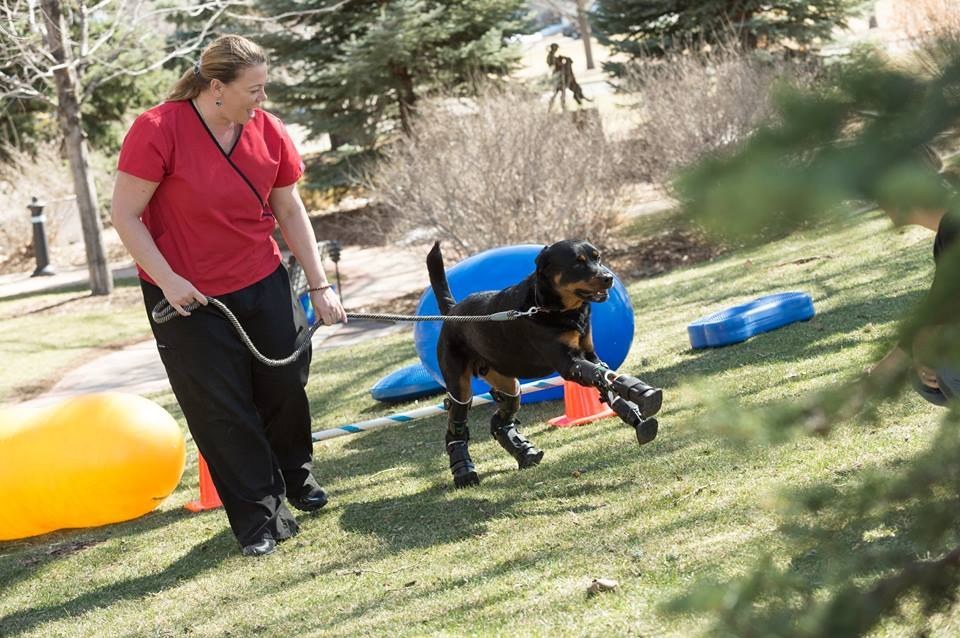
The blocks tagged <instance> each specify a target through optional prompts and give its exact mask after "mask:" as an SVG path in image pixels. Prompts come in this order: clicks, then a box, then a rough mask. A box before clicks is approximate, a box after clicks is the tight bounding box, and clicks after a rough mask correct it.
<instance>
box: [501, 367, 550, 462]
mask: <svg viewBox="0 0 960 638" xmlns="http://www.w3.org/2000/svg"><path fill="white" fill-rule="evenodd" d="M490 396H492V397H493V399H494V401H496V402H497V411H496V412H494V413H493V416H492V417H490V434H492V435H493V438H495V439H496V440H497V443H499V444H500V447H502V448H503V449H504V450H506V451H507V452H509V453H510V456H512V457H513V458H514V459H516V461H517V465H519V468H520V469H521V470H522V469H524V468H527V467H533V466H534V465H538V464H539V463H540V461H541V460H543V450H538V449H537V448H536V447H534V445H533V443H531V442H530V441H529V440H528V439H527V438H526V437H525V436H523V435H522V434H520V430H518V429H517V425H518V423H519V421H517V419H516V414H517V411H518V410H519V409H520V384H519V382H518V383H517V389H516V393H515V394H508V393H506V392H500V391H499V390H490Z"/></svg>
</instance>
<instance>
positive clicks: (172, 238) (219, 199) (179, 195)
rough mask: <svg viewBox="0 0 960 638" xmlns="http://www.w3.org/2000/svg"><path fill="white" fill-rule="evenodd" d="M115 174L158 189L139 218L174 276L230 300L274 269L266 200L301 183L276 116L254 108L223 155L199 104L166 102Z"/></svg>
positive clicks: (136, 129)
mask: <svg viewBox="0 0 960 638" xmlns="http://www.w3.org/2000/svg"><path fill="white" fill-rule="evenodd" d="M117 168H118V169H119V170H121V171H123V172H124V173H128V174H130V175H133V176H134V177H139V178H140V179H145V180H148V181H151V182H159V186H157V190H156V191H155V192H154V194H153V197H152V198H151V199H150V202H149V203H148V204H147V207H146V208H145V209H144V211H143V214H142V215H141V219H142V220H143V223H144V225H146V227H147V229H148V230H149V231H150V235H151V236H152V237H153V240H154V242H156V244H157V248H159V249H160V253H161V254H162V255H163V256H164V257H165V258H166V260H167V262H168V263H169V264H170V267H171V268H172V269H173V271H174V272H176V273H177V274H178V275H180V276H181V277H184V278H185V279H186V280H187V281H189V282H190V283H192V284H193V285H194V287H195V288H196V289H197V290H199V291H200V292H201V293H203V294H205V295H222V294H226V293H228V292H233V291H235V290H239V289H241V288H245V287H247V286H249V285H251V284H254V283H256V282H258V281H260V280H261V279H263V278H264V277H267V276H268V275H270V274H271V273H273V271H274V270H276V268H277V266H278V265H279V263H280V249H279V248H278V247H277V243H276V242H275V241H274V240H273V229H274V225H275V220H274V217H273V213H272V211H271V210H270V206H269V204H268V203H267V200H268V198H269V196H270V191H271V190H272V189H273V188H275V187H282V186H289V185H290V184H293V183H294V182H296V181H297V180H298V179H300V176H301V175H302V174H303V162H302V161H301V160H300V154H299V153H297V149H296V148H295V147H294V145H293V142H292V141H291V140H290V136H289V135H287V132H286V129H285V128H284V126H283V123H282V122H281V121H280V120H279V119H277V118H276V117H275V116H273V115H270V114H269V113H266V112H264V111H262V110H260V109H257V110H256V111H255V115H254V117H253V118H252V119H251V120H250V121H249V122H247V123H246V124H244V125H243V128H242V130H241V133H240V137H239V139H238V140H237V142H236V144H235V145H234V147H233V148H232V149H230V150H229V151H224V150H223V149H221V148H220V145H219V144H217V142H216V140H215V139H214V137H213V134H212V133H211V132H210V131H209V130H208V129H207V126H206V124H205V123H204V122H203V120H202V119H201V117H200V114H199V113H198V112H197V111H196V109H195V108H194V106H193V103H192V102H190V101H189V100H183V101H176V102H165V103H163V104H161V105H159V106H155V107H154V108H152V109H150V110H149V111H147V112H145V113H143V114H142V115H140V117H138V118H137V119H136V121H135V122H134V123H133V126H131V127H130V131H129V132H128V133H127V136H126V137H125V138H124V140H123V146H122V147H121V149H120V159H119V161H118V163H117ZM137 269H138V271H139V273H140V277H141V278H143V279H144V280H146V281H149V282H150V283H154V284H155V283H156V282H154V281H153V280H152V279H151V278H150V276H149V275H147V274H146V273H145V272H144V271H143V270H142V269H140V268H139V266H138V268H137Z"/></svg>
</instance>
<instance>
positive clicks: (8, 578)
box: [0, 507, 191, 635]
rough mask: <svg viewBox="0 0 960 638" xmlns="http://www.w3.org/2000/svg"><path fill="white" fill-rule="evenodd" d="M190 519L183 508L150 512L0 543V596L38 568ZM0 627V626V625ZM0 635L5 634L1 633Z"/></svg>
mask: <svg viewBox="0 0 960 638" xmlns="http://www.w3.org/2000/svg"><path fill="white" fill-rule="evenodd" d="M189 516H191V514H190V513H189V512H187V510H185V509H184V508H182V507H175V508H172V509H169V510H165V511H162V512H151V513H149V514H145V515H144V516H141V517H140V518H137V519H134V520H132V521H124V522H122V523H114V524H112V525H104V526H102V527H95V528H88V529H76V530H58V531H55V532H50V533H49V534H43V535H41V536H34V537H31V538H27V539H23V540H17V541H9V542H3V543H0V552H3V554H2V555H0V593H3V592H4V591H8V590H10V589H12V588H13V586H14V585H16V584H17V583H19V582H21V581H25V580H27V579H29V578H30V576H32V574H33V571H34V570H35V569H37V568H39V567H42V566H44V565H47V564H49V563H52V562H55V561H57V560H59V559H61V558H64V557H66V556H69V555H71V554H73V553H75V552H76V551H82V550H83V549H85V548H87V547H92V546H95V545H99V544H100V543H102V542H105V541H107V540H109V539H111V538H125V537H130V536H136V535H139V534H143V533H146V532H149V531H152V530H154V529H159V528H162V527H167V526H169V525H174V524H176V523H177V522H179V521H181V520H183V519H185V518H187V517H189ZM0 626H2V625H0ZM0 635H4V634H2V633H0Z"/></svg>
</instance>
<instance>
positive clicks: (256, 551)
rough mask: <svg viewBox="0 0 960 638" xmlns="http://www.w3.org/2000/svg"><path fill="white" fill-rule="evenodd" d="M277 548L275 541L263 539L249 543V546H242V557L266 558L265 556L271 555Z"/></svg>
mask: <svg viewBox="0 0 960 638" xmlns="http://www.w3.org/2000/svg"><path fill="white" fill-rule="evenodd" d="M276 548H277V541H275V540H273V539H272V538H264V539H263V540H260V541H257V542H256V543H251V544H249V545H244V546H243V555H244V556H266V555H267V554H272V553H273V550H275V549H276Z"/></svg>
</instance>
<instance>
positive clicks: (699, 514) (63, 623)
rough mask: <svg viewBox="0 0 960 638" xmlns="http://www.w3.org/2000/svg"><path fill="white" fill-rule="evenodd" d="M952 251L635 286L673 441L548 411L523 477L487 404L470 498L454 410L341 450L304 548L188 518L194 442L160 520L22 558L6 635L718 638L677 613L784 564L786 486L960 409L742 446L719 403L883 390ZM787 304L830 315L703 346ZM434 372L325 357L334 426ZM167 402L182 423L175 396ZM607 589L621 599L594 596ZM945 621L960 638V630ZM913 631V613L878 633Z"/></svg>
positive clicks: (926, 240)
mask: <svg viewBox="0 0 960 638" xmlns="http://www.w3.org/2000/svg"><path fill="white" fill-rule="evenodd" d="M931 242H932V236H931V234H930V233H928V232H926V231H923V230H920V229H915V230H908V231H899V232H898V231H893V230H891V229H890V228H889V224H888V222H886V221H885V218H882V217H880V216H878V215H876V214H865V215H859V216H854V217H852V218H850V219H848V220H845V221H843V222H841V223H839V224H838V225H836V226H832V227H829V228H817V229H813V230H810V231H808V232H806V233H803V234H798V235H794V236H791V237H789V238H786V239H783V240H781V241H778V242H776V243H774V244H771V245H768V246H765V247H763V248H759V249H752V250H743V251H738V252H733V253H730V254H728V255H727V256H725V257H724V258H722V259H718V260H716V261H714V262H710V263H705V264H701V265H698V266H694V267H690V268H687V269H682V270H677V271H674V272H672V273H669V274H667V275H664V276H660V277H656V278H652V279H648V280H643V281H638V282H635V283H633V284H631V285H630V286H629V290H630V294H631V297H632V299H633V303H634V307H635V309H636V323H637V331H636V335H635V339H634V344H633V348H632V351H631V354H630V357H629V358H628V360H627V362H626V363H625V364H624V366H622V367H621V369H622V370H625V371H630V372H632V373H634V374H636V375H637V376H641V377H643V378H644V379H646V380H648V381H650V382H652V383H655V384H657V385H660V386H662V387H664V388H665V391H666V393H665V403H664V408H663V411H662V412H661V414H660V416H659V418H660V423H661V428H660V436H659V438H658V439H657V440H656V441H654V442H653V443H651V444H650V445H647V446H645V447H643V448H638V447H637V445H636V440H635V437H634V434H633V432H632V431H631V430H629V429H628V428H626V427H624V426H622V425H621V424H620V423H619V422H618V421H616V420H612V419H608V420H604V421H600V422H597V423H593V424H590V425H586V426H583V427H579V428H572V429H562V430H557V429H552V428H550V427H549V426H548V425H547V424H546V420H547V419H548V418H550V417H552V416H556V415H557V414H558V413H559V412H561V411H562V406H560V405H559V404H557V403H549V404H537V405H534V406H529V407H525V408H524V409H523V410H522V411H521V419H522V421H523V423H524V429H525V432H526V433H527V434H528V435H529V436H530V437H531V438H532V439H533V441H534V442H535V443H537V445H538V446H540V447H542V448H543V449H545V450H546V457H545V459H544V462H543V464H542V465H541V466H540V467H538V468H535V469H532V470H528V471H524V472H518V471H517V470H516V469H515V468H516V465H515V463H514V461H513V460H512V459H510V458H509V457H508V456H507V455H506V454H505V453H504V452H503V451H502V450H501V449H500V448H499V446H498V445H497V444H496V443H495V442H494V441H492V439H490V437H489V436H487V434H486V432H487V420H488V418H489V414H490V408H489V406H486V407H482V408H477V409H475V410H474V411H473V424H474V426H473V432H474V439H475V442H474V444H473V445H472V452H473V456H474V460H475V461H476V463H477V465H478V469H479V470H480V472H481V475H482V484H481V485H480V486H479V487H478V488H475V489H469V490H463V491H454V490H453V489H452V486H451V481H450V476H449V472H448V470H447V462H446V457H445V455H444V453H443V445H442V440H443V429H444V424H445V421H444V419H442V418H430V419H425V420H422V421H418V422H414V423H409V424H405V425H401V426H397V427H394V428H390V429H386V430H381V431H378V432H373V433H368V434H361V435H357V436H351V437H344V438H340V439H336V440H333V441H329V442H326V443H322V444H318V445H317V446H316V448H315V451H316V471H317V475H318V477H319V478H320V479H321V482H322V483H323V484H324V486H325V487H326V488H327V489H328V491H329V492H330V495H331V502H330V505H329V506H328V507H327V508H326V509H325V510H324V511H322V512H320V513H317V514H314V515H301V516H300V517H299V519H300V521H301V524H302V531H301V534H300V535H299V536H297V537H296V538H294V539H292V540H290V541H288V542H286V543H284V544H283V545H281V547H280V548H279V551H278V552H276V553H275V554H273V555H271V556H268V557H265V558H263V559H257V560H252V559H248V558H243V557H241V556H240V555H239V551H238V548H237V546H236V543H235V541H234V539H233V537H232V535H231V534H230V531H229V528H228V526H227V522H226V519H225V518H224V516H223V514H222V512H220V511H217V512H210V513H204V514H199V515H196V514H190V513H188V512H186V511H185V510H184V509H183V504H184V503H185V502H187V501H188V500H191V499H193V498H195V497H196V494H197V473H196V459H195V449H194V448H193V447H192V444H190V446H189V447H188V468H187V471H186V474H185V476H184V478H183V481H182V482H181V485H180V487H179V489H178V490H177V491H176V492H175V493H174V494H173V495H172V496H171V497H170V498H169V499H168V500H167V501H166V502H165V503H164V504H163V505H162V506H161V507H160V508H159V509H158V510H157V511H156V512H154V513H152V514H150V515H147V516H145V517H143V518H141V519H139V520H135V521H131V522H128V523H123V524H119V525H113V526H109V527H104V528H98V529H89V530H78V531H69V532H58V533H54V534H50V535H48V536H44V537H40V538H36V539H30V540H23V541H17V542H10V543H6V544H0V635H2V636H44V637H46V636H102V635H110V636H173V635H204V636H226V635H230V636H247V635H264V636H293V635H320V636H357V635H376V636H385V635H389V636H420V635H435V636H461V635H478V636H488V635H499V636H528V635H532V636H601V635H602V636H627V635H629V636H648V635H668V636H689V635H691V634H696V633H698V632H700V631H703V630H705V629H706V628H708V627H709V625H710V622H711V618H709V617H704V616H694V615H689V614H688V615H673V614H670V613H668V612H666V611H665V610H663V608H662V605H663V604H664V603H666V602H668V601H669V600H671V599H672V598H673V597H675V596H677V595H679V594H681V593H683V592H684V591H686V590H687V589H688V588H689V587H690V586H691V585H692V584H693V583H695V582H697V581H698V580H700V579H702V578H706V577H710V578H715V579H719V580H721V581H723V580H729V579H731V578H733V577H736V576H738V575H741V574H743V573H744V572H746V571H747V570H748V569H749V568H750V567H751V566H752V565H754V563H755V561H756V559H757V557H758V556H760V555H762V554H765V553H773V554H774V555H776V553H777V552H778V551H779V550H780V549H781V548H782V547H783V544H784V539H783V536H782V535H781V533H780V532H779V531H778V526H779V525H780V523H781V522H782V514H781V513H779V510H778V509H777V507H776V505H777V502H778V499H777V496H778V494H780V493H781V492H782V491H783V490H784V489H787V488H790V489H793V488H797V487H802V486H804V485H809V484H812V483H814V482H822V481H828V482H831V483H832V484H833V485H834V486H836V487H839V488H841V489H842V488H843V487H844V486H845V485H850V486H852V485H854V484H856V482H857V481H858V480H859V479H860V476H861V473H862V472H865V471H869V470H875V469H882V468H885V467H894V466H897V465H898V464H901V463H902V462H903V461H904V460H906V459H909V458H911V457H912V456H914V455H916V454H918V453H920V452H921V451H922V450H923V449H924V448H925V447H926V446H927V445H928V443H929V442H930V439H931V437H932V434H933V432H934V425H935V423H936V422H937V420H938V419H939V418H940V416H941V415H942V412H939V411H938V410H937V408H934V407H933V406H930V405H928V404H926V403H925V402H923V401H922V400H921V399H919V398H917V397H914V396H913V395H912V394H904V395H903V396H902V397H901V398H900V400H899V401H898V402H890V403H886V404H884V405H882V406H880V408H879V420H878V421H876V422H869V423H868V422H856V423H849V424H845V425H844V426H843V427H840V428H838V429H837V430H836V431H835V432H834V433H833V434H832V435H831V436H830V437H829V438H825V439H824V438H796V439H789V440H788V441H787V442H786V443H784V444H782V445H778V446H760V445H740V444H738V445H735V446H730V445H724V440H723V439H722V438H721V437H720V436H719V435H718V434H716V433H715V432H716V431H717V429H718V428H722V426H723V424H722V423H715V422H714V420H713V419H711V408H710V405H711V400H712V398H713V397H716V396H723V397H734V398H737V399H738V400H739V402H740V404H741V405H742V407H743V409H744V410H749V409H751V407H755V406H761V405H765V404H768V403H770V402H773V401H777V400H781V399H784V398H787V399H789V398H801V397H803V396H805V395H807V394H808V393H811V392H815V391H817V390H819V389H821V388H823V387H824V386H827V385H829V384H834V383H838V382H840V381H843V380H847V379H850V378H851V377H852V376H854V375H856V374H859V373H860V372H861V371H862V370H863V369H864V367H866V366H867V365H868V364H869V363H870V362H871V361H872V360H873V359H874V358H876V357H877V356H878V354H879V353H880V352H881V351H882V350H883V349H884V348H885V347H886V346H888V345H889V344H890V342H891V341H892V339H893V332H894V329H895V322H896V320H897V318H898V317H899V316H900V315H901V314H902V313H904V312H905V311H906V310H907V309H908V308H909V307H910V305H911V304H912V303H914V302H915V301H917V300H918V299H919V298H920V296H921V294H922V291H923V290H924V288H925V286H926V285H927V284H928V281H929V277H930V275H931V270H932V260H931ZM783 290H803V291H806V292H808V293H810V294H811V295H812V296H813V298H814V302H815V305H816V308H817V316H816V317H815V318H814V319H813V320H811V321H809V322H806V323H802V324H795V325H792V326H789V327H786V328H784V329H782V330H778V331H775V332H772V333H768V334H765V335H761V336H758V337H756V338H754V339H751V340H750V341H748V342H746V343H743V344H740V345H736V346H732V347H728V348H723V349H718V350H709V351H697V352H694V351H691V349H690V347H689V342H688V340H687V335H686V325H687V323H689V322H690V321H692V320H693V319H695V318H697V317H699V316H701V315H703V314H705V313H708V312H712V311H715V310H718V309H721V308H723V307H726V306H728V305H731V304H733V303H736V302H741V301H744V300H747V299H750V298H752V297H755V296H757V295H760V294H764V293H769V292H774V291H783ZM6 338H10V337H6ZM414 360H415V353H414V350H413V346H412V343H411V339H410V337H409V335H406V334H404V335H402V336H393V337H389V338H385V339H382V340H378V341H374V342H368V343H366V344H364V345H362V346H359V347H355V348H349V349H334V350H325V351H321V352H319V353H318V354H317V356H316V357H315V359H314V369H313V375H312V379H311V382H310V386H309V388H308V390H309V394H310V399H311V403H312V408H313V414H314V427H315V428H316V429H322V428H328V427H334V426H337V425H340V424H343V423H347V422H354V421H359V420H363V419H367V418H371V417H374V416H378V415H382V414H387V413H389V412H391V411H392V409H391V408H390V407H387V406H383V405H380V404H377V403H375V402H373V401H372V400H371V399H370V398H369V395H368V394H367V390H368V388H369V386H370V385H371V384H372V383H373V381H375V380H376V379H378V378H379V377H380V376H382V375H383V374H385V373H387V372H389V371H392V370H394V369H396V368H397V367H399V366H401V365H405V364H408V363H410V362H413V361H414ZM153 398H154V399H155V400H157V401H158V402H159V403H161V404H162V405H164V406H165V407H166V408H167V409H168V410H170V412H171V413H172V414H174V416H176V417H177V419H178V420H180V421H181V423H182V415H181V414H180V412H179V410H178V409H177V407H176V403H175V401H174V400H173V397H172V395H169V394H164V395H159V396H155V397H153ZM405 407H410V405H409V404H407V405H404V406H400V407H399V409H403V408H405ZM65 497H69V495H65ZM857 533H859V532H853V531H852V532H851V535H852V537H851V544H853V543H855V542H856V540H857V538H856V534H857ZM600 577H605V578H613V579H615V580H617V581H618V582H619V590H618V591H615V592H611V593H606V594H601V595H597V596H594V597H588V596H587V595H586V588H587V586H588V585H589V584H590V582H591V579H593V578H600ZM929 627H930V629H931V633H932V635H941V636H953V635H957V633H958V632H960V618H958V616H957V615H956V614H946V615H943V616H938V617H935V618H933V619H932V620H931V621H930V624H929ZM902 630H903V627H902V626H900V625H898V624H897V622H896V621H892V622H890V623H887V624H885V625H884V626H883V627H882V628H881V629H880V630H879V631H878V632H877V633H878V635H883V636H897V635H902Z"/></svg>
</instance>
